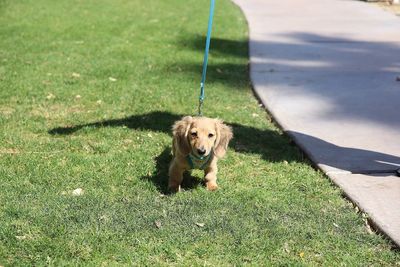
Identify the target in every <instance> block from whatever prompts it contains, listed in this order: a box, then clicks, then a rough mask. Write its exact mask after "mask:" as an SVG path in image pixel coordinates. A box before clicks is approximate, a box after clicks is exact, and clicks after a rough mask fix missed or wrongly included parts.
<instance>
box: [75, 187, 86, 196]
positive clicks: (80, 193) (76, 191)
mask: <svg viewBox="0 0 400 267" xmlns="http://www.w3.org/2000/svg"><path fill="white" fill-rule="evenodd" d="M84 192H85V191H83V189H82V188H77V189H75V190H74V191H72V195H73V196H81V195H83V193H84Z"/></svg>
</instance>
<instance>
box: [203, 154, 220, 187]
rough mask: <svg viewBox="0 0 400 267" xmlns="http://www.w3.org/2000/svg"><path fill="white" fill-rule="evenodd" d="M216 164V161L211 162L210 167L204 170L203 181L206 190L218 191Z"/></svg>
mask: <svg viewBox="0 0 400 267" xmlns="http://www.w3.org/2000/svg"><path fill="white" fill-rule="evenodd" d="M217 172H218V168H217V163H216V161H212V162H211V164H210V166H208V168H207V169H205V170H204V174H205V176H204V179H205V180H206V187H207V190H210V191H215V190H217V189H218V185H217Z"/></svg>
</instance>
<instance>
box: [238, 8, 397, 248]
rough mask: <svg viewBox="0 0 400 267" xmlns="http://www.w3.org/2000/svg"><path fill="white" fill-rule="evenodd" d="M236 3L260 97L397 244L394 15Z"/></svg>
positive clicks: (375, 10) (369, 10)
mask: <svg viewBox="0 0 400 267" xmlns="http://www.w3.org/2000/svg"><path fill="white" fill-rule="evenodd" d="M233 1H234V2H235V3H236V4H238V5H239V6H240V7H241V8H242V10H243V12H244V14H245V16H246V17H247V20H248V23H249V28H250V73H251V80H252V82H253V86H254V89H255V91H256V93H257V94H258V96H259V97H260V99H261V100H262V102H263V103H264V104H265V106H266V107H267V109H268V110H269V111H270V113H271V114H272V115H273V117H274V118H275V120H276V121H277V122H278V123H279V124H280V125H281V127H282V128H283V129H284V130H285V131H286V132H287V133H288V134H289V135H290V136H292V137H293V139H294V140H295V141H296V142H297V144H298V145H299V146H300V147H302V149H303V150H304V151H305V152H306V153H307V154H308V155H309V157H310V158H311V159H312V160H313V161H314V162H315V163H316V164H317V165H318V166H319V167H320V168H321V169H322V170H323V171H324V172H325V173H326V174H327V175H328V176H329V177H330V178H331V179H332V180H333V181H334V182H335V183H336V184H337V185H339V186H340V187H341V188H342V189H343V190H344V192H345V193H346V194H347V195H348V197H349V198H350V199H352V200H353V201H354V202H355V203H356V204H357V205H358V206H359V207H360V208H361V209H362V210H364V211H365V212H367V213H368V214H369V216H370V218H371V220H372V221H373V222H374V223H375V224H376V226H377V227H379V228H380V229H381V230H382V231H383V232H384V233H386V234H387V235H388V236H389V237H390V238H391V239H392V240H393V241H394V242H395V243H396V244H397V245H399V246H400V177H397V176H396V175H395V171H396V170H397V169H399V168H400V81H396V77H397V76H400V17H396V16H395V15H393V14H391V13H389V12H386V11H383V10H381V9H380V8H378V7H376V6H372V5H370V4H367V3H365V2H361V1H355V0H354V1H353V0H296V1H292V0H279V1H276V0H233Z"/></svg>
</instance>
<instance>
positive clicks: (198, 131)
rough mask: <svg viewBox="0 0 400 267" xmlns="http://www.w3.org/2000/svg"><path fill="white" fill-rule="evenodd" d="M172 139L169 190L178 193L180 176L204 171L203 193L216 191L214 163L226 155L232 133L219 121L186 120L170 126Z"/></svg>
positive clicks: (188, 117)
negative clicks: (189, 172)
mask: <svg viewBox="0 0 400 267" xmlns="http://www.w3.org/2000/svg"><path fill="white" fill-rule="evenodd" d="M172 135H173V139H172V155H173V158H172V161H171V164H170V166H169V182H168V188H169V190H170V191H171V192H179V191H180V189H181V183H182V180H183V173H184V172H185V171H188V170H192V169H200V170H204V179H205V183H206V187H207V189H208V190H210V191H214V190H217V189H218V185H217V171H218V168H217V162H218V159H220V158H222V157H224V155H225V153H226V150H227V148H228V144H229V141H230V140H231V139H232V137H233V133H232V129H231V128H230V127H229V126H227V125H225V124H224V123H223V122H222V121H221V120H219V119H211V118H207V117H191V116H186V117H183V118H182V119H181V120H180V121H176V122H175V123H174V125H173V126H172Z"/></svg>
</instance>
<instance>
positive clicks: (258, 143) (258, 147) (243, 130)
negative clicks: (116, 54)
mask: <svg viewBox="0 0 400 267" xmlns="http://www.w3.org/2000/svg"><path fill="white" fill-rule="evenodd" d="M182 117H183V115H180V114H173V113H170V112H162V111H155V112H150V113H144V114H139V115H133V116H129V117H125V118H121V119H111V120H103V121H97V122H92V123H86V124H80V125H72V126H65V127H57V128H54V129H51V130H49V131H48V133H49V134H51V135H57V136H63V135H71V134H74V133H76V132H78V131H79V130H81V129H93V130H95V129H98V128H107V127H128V128H130V129H135V130H146V131H154V132H162V133H167V134H171V127H172V124H173V123H174V122H175V121H177V120H179V119H181V118H182ZM227 124H229V125H230V126H231V127H232V128H233V132H234V138H233V140H232V141H231V142H230V144H229V146H230V148H231V149H233V150H235V151H237V152H241V153H251V154H259V155H261V156H262V158H263V159H264V160H266V161H269V162H281V161H288V162H291V161H299V160H301V155H300V154H299V153H296V150H295V148H293V147H292V146H288V145H287V144H288V139H287V138H286V137H285V136H284V135H281V134H280V133H278V132H276V131H271V130H268V129H265V130H263V129H257V128H254V127H249V126H245V125H240V124H237V123H229V122H228V123H227ZM170 151H171V148H169V147H168V148H165V149H164V150H163V152H162V153H161V154H159V155H158V156H156V157H155V162H156V170H155V172H154V173H153V174H151V175H149V176H146V177H143V179H146V180H150V181H152V182H153V183H154V185H155V186H156V187H157V189H158V190H159V191H160V192H161V193H166V192H167V182H168V166H169V163H170V161H171V153H170ZM200 184H201V181H200V180H199V179H198V178H197V177H194V176H191V174H190V173H187V174H185V176H184V181H183V184H182V188H183V189H189V190H190V189H192V188H195V187H197V186H198V185H200Z"/></svg>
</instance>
